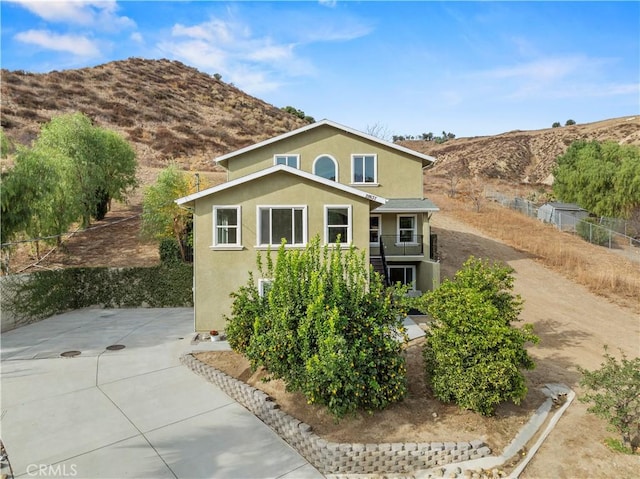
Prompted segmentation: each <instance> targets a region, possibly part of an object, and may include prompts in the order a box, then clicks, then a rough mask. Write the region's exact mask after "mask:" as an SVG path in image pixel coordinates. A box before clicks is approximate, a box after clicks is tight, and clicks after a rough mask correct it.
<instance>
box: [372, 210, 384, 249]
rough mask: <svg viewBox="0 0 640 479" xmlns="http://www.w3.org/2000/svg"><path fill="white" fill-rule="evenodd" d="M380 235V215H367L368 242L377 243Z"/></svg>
mask: <svg viewBox="0 0 640 479" xmlns="http://www.w3.org/2000/svg"><path fill="white" fill-rule="evenodd" d="M380 235H382V216H381V215H371V216H369V243H371V244H375V245H379V244H380Z"/></svg>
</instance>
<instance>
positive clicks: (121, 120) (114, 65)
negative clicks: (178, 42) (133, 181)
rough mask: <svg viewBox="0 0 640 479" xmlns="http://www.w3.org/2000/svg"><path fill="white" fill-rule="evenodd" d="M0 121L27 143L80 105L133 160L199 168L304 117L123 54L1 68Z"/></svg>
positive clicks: (202, 76)
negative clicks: (96, 62)
mask: <svg viewBox="0 0 640 479" xmlns="http://www.w3.org/2000/svg"><path fill="white" fill-rule="evenodd" d="M1 80H2V96H1V98H2V102H1V107H2V115H1V118H2V127H3V129H4V131H5V133H6V135H7V137H9V138H10V139H11V140H12V141H13V142H14V143H19V144H23V145H29V144H30V143H31V141H32V140H33V139H34V138H35V137H36V136H37V134H38V131H39V128H40V126H41V125H42V124H43V123H46V122H47V121H49V120H50V119H51V118H52V117H53V116H56V115H59V114H62V113H71V112H76V111H80V112H83V113H85V114H87V115H88V116H89V117H90V118H92V119H93V120H94V121H95V122H96V123H97V124H98V125H100V126H103V127H105V128H109V129H113V130H116V131H119V132H121V133H122V134H123V135H124V137H125V138H126V139H127V140H128V141H129V142H130V143H131V144H132V145H133V146H134V148H135V150H136V152H137V154H138V162H139V163H140V164H141V165H143V166H155V167H160V166H164V165H166V163H167V162H168V161H169V160H171V159H173V160H175V161H177V162H178V163H180V164H181V165H183V166H185V167H187V166H189V167H194V168H198V169H205V170H206V169H208V168H211V167H212V163H211V161H207V160H211V159H212V158H215V157H216V156H219V155H221V154H224V153H227V152H230V151H233V150H235V149H238V148H241V147H243V146H247V145H249V144H252V143H255V142H256V141H261V140H264V139H266V138H270V137H272V136H275V135H278V134H281V133H285V132H288V131H291V130H293V129H295V128H298V127H300V126H303V125H305V124H306V122H305V121H304V120H302V119H300V118H298V117H296V116H294V115H291V114H289V113H286V112H284V111H282V110H281V109H280V108H277V107H275V106H273V105H270V104H268V103H265V102H264V101H262V100H259V99H257V98H254V97H252V96H250V95H247V94H246V93H244V92H243V91H241V90H239V89H238V88H236V87H234V86H233V85H231V84H228V83H225V82H224V81H223V80H222V79H217V78H215V77H214V76H210V75H208V74H206V73H202V72H200V71H198V70H196V69H195V68H191V67H188V66H186V65H184V64H182V63H180V62H177V61H169V60H143V59H137V58H130V59H128V60H123V61H115V62H111V63H107V64H104V65H100V66H96V67H92V68H82V69H79V70H65V71H53V72H50V73H45V74H34V73H28V72H23V71H8V70H2V78H1Z"/></svg>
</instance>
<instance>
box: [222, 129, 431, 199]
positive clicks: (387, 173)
mask: <svg viewBox="0 0 640 479" xmlns="http://www.w3.org/2000/svg"><path fill="white" fill-rule="evenodd" d="M276 154H299V155H300V169H301V170H303V171H307V172H309V173H313V163H314V161H315V159H316V158H318V157H319V156H321V155H330V156H331V157H333V158H334V159H335V160H336V161H337V162H338V178H337V181H338V182H340V183H342V184H345V185H350V184H351V155H352V154H376V155H377V158H378V186H365V185H361V184H358V185H353V186H355V187H356V188H359V189H362V190H363V191H367V192H369V193H372V194H374V195H377V196H382V197H384V198H422V196H423V193H422V160H421V159H420V158H416V157H414V156H412V155H410V154H408V153H404V152H401V151H398V150H395V149H394V148H390V147H387V146H385V145H382V144H380V143H377V142H374V141H370V140H367V139H364V138H361V137H359V136H356V135H353V134H350V133H347V132H344V131H342V130H337V129H335V128H334V127H332V126H330V125H324V126H320V127H318V128H315V129H312V130H309V131H306V132H304V133H302V134H299V135H294V136H292V137H290V138H285V139H283V140H280V141H278V142H276V143H272V144H269V145H265V146H263V147H261V148H257V149H255V150H252V151H250V152H247V153H245V154H244V155H239V156H236V157H233V158H231V159H229V160H228V161H227V163H226V166H227V168H228V172H229V173H228V177H229V180H233V179H236V178H239V177H242V176H246V175H248V174H250V173H254V172H256V171H261V170H264V169H265V168H268V167H270V166H273V158H274V155H276Z"/></svg>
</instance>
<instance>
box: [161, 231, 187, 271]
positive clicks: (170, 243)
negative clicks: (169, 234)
mask: <svg viewBox="0 0 640 479" xmlns="http://www.w3.org/2000/svg"><path fill="white" fill-rule="evenodd" d="M158 253H159V254H160V262H161V263H162V264H165V265H172V264H175V263H181V262H182V254H181V253H180V245H179V244H178V240H176V239H175V238H162V239H161V240H160V245H159V246H158Z"/></svg>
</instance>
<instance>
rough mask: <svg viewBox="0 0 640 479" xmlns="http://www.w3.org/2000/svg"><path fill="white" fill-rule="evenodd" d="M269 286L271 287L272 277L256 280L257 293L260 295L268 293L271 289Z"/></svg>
mask: <svg viewBox="0 0 640 479" xmlns="http://www.w3.org/2000/svg"><path fill="white" fill-rule="evenodd" d="M271 288H273V279H271V278H260V279H259V280H258V294H259V295H260V296H261V297H265V296H266V295H267V294H269V291H271Z"/></svg>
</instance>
